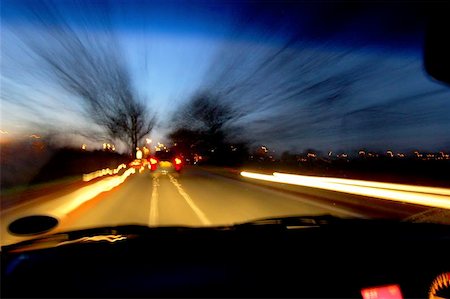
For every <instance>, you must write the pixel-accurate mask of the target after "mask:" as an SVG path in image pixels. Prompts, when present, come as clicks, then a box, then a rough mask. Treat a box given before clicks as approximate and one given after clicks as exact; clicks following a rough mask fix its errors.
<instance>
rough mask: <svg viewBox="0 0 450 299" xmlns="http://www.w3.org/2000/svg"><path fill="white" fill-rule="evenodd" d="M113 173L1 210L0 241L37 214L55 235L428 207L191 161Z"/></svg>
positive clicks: (399, 212) (401, 213)
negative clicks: (275, 183) (329, 193)
mask: <svg viewBox="0 0 450 299" xmlns="http://www.w3.org/2000/svg"><path fill="white" fill-rule="evenodd" d="M117 177H119V176H111V177H105V178H100V179H97V181H96V182H94V183H92V184H91V185H89V186H86V187H85V188H83V189H80V190H78V191H75V192H73V191H72V192H71V193H69V194H67V195H65V196H58V197H55V198H51V196H50V197H48V196H47V198H45V199H42V200H37V201H33V202H30V203H28V204H25V205H21V206H19V207H15V208H13V209H9V210H6V211H2V215H1V224H2V228H1V230H2V231H1V233H2V234H1V243H2V245H6V244H11V243H14V242H17V241H20V240H23V239H24V238H23V237H18V236H14V235H11V234H10V233H9V232H8V230H7V226H8V224H9V223H10V222H11V221H13V220H15V219H17V218H19V217H22V216H27V215H36V214H41V215H42V214H45V215H52V216H55V217H56V218H58V219H59V221H60V223H59V225H58V227H57V228H55V229H54V230H52V231H51V233H54V232H58V231H67V230H76V229H83V228H91V227H100V226H115V225H124V224H139V225H148V226H177V225H182V226H205V225H227V224H233V223H239V222H245V221H250V220H255V219H259V218H266V217H277V216H289V215H322V214H331V215H335V216H339V217H378V216H380V215H385V216H387V217H395V218H405V217H407V216H410V215H414V214H417V213H421V212H423V211H426V210H428V209H429V208H424V207H422V206H416V205H408V204H400V203H392V202H387V201H384V200H379V199H366V198H361V197H355V198H353V197H351V196H348V195H337V194H333V197H334V198H335V199H336V200H330V199H329V198H325V197H324V196H321V195H320V193H319V192H317V191H315V190H314V189H310V188H309V189H308V188H304V187H296V188H298V190H296V192H291V191H289V190H278V189H274V188H272V187H271V186H270V185H262V184H259V185H258V184H255V183H254V182H252V181H250V180H238V179H233V178H228V177H224V176H221V175H218V174H214V173H211V172H209V171H205V170H203V169H200V168H194V167H191V168H186V169H184V170H183V172H182V173H181V174H178V173H168V174H164V173H151V172H150V171H149V170H145V171H143V172H139V171H136V173H135V174H131V175H129V177H127V178H126V179H125V178H123V181H120V182H115V181H112V180H113V178H117ZM111 182H115V183H114V184H112V183H111ZM106 185H107V186H108V187H107V189H105V188H106V187H105V186H106ZM302 188H303V189H302ZM109 189H110V190H109ZM105 190H109V191H106V192H104V191H105ZM302 191H303V192H302ZM317 194H319V195H317ZM339 198H342V200H340V199H339ZM344 199H345V200H344ZM371 200H372V201H371ZM27 238H29V237H27Z"/></svg>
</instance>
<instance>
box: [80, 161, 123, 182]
mask: <svg viewBox="0 0 450 299" xmlns="http://www.w3.org/2000/svg"><path fill="white" fill-rule="evenodd" d="M122 168H127V166H126V165H125V164H120V165H119V166H117V168H116V169H112V170H111V169H109V168H105V169H100V170H97V171H94V172H91V173H86V174H83V181H84V182H89V181H91V180H93V179H96V178H99V177H102V176H104V175H113V174H118V173H119V171H120V170H121V169H122Z"/></svg>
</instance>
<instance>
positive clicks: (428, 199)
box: [241, 171, 450, 209]
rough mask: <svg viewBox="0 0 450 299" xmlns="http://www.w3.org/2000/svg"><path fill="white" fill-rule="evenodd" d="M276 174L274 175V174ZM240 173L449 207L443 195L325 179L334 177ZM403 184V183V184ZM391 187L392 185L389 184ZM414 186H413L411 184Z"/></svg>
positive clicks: (395, 199)
mask: <svg viewBox="0 0 450 299" xmlns="http://www.w3.org/2000/svg"><path fill="white" fill-rule="evenodd" d="M275 174H276V175H275ZM241 175H242V176H244V177H248V178H253V179H258V180H264V181H270V182H276V183H284V184H291V185H298V186H305V187H312V188H318V189H323V190H330V191H336V192H343V193H348V194H355V195H362V196H368V197H374V198H381V199H387V200H392V201H399V202H406V203H412V204H418V205H424V206H431V207H437V208H445V209H450V197H449V196H444V195H436V194H430V193H422V192H413V191H403V190H393V189H386V188H381V187H377V188H374V187H366V186H361V185H351V184H342V183H336V182H329V181H327V180H326V179H334V178H319V177H308V176H297V175H291V174H280V173H274V175H266V174H259V173H252V172H246V171H243V172H241ZM404 186H405V185H404ZM406 186H408V185H406ZM391 187H392V186H391ZM411 187H414V186H411Z"/></svg>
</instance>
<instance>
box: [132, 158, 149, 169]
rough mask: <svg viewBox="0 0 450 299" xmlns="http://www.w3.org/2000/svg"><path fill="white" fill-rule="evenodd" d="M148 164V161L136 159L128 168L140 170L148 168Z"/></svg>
mask: <svg viewBox="0 0 450 299" xmlns="http://www.w3.org/2000/svg"><path fill="white" fill-rule="evenodd" d="M147 164H148V161H147V160H145V159H134V160H133V161H131V162H130V163H128V167H130V168H135V169H140V168H141V167H146V166H147Z"/></svg>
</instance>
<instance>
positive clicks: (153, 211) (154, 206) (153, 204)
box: [148, 176, 159, 226]
mask: <svg viewBox="0 0 450 299" xmlns="http://www.w3.org/2000/svg"><path fill="white" fill-rule="evenodd" d="M158 186H159V179H158V177H156V176H154V177H153V188H152V197H151V199H150V216H149V219H148V224H149V226H156V225H157V222H158Z"/></svg>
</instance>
